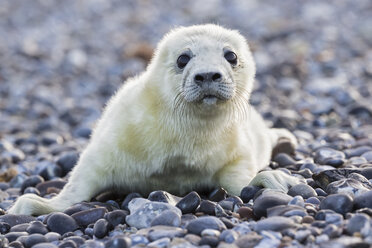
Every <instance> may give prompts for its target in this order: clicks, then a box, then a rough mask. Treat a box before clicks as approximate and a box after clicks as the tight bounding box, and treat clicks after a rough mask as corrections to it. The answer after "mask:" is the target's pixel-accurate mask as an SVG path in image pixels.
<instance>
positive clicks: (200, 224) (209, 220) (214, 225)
mask: <svg viewBox="0 0 372 248" xmlns="http://www.w3.org/2000/svg"><path fill="white" fill-rule="evenodd" d="M186 229H187V231H188V232H189V233H193V234H196V235H200V234H201V232H202V231H203V230H204V229H214V230H218V231H223V230H225V229H226V226H225V224H224V223H223V222H222V221H221V220H219V219H218V218H217V217H213V216H208V217H199V218H197V219H195V220H191V221H190V222H189V223H188V224H187V225H186Z"/></svg>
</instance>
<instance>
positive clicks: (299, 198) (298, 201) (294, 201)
mask: <svg viewBox="0 0 372 248" xmlns="http://www.w3.org/2000/svg"><path fill="white" fill-rule="evenodd" d="M288 205H296V206H300V207H304V206H305V202H304V198H302V196H301V195H296V196H295V197H293V199H292V200H291V201H290V202H288Z"/></svg>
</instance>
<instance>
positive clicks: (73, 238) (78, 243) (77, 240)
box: [63, 236, 85, 247]
mask: <svg viewBox="0 0 372 248" xmlns="http://www.w3.org/2000/svg"><path fill="white" fill-rule="evenodd" d="M63 240H64V241H72V242H74V243H75V244H76V246H77V247H79V246H81V245H83V244H84V242H85V239H83V238H82V237H79V236H70V237H67V238H65V239H63Z"/></svg>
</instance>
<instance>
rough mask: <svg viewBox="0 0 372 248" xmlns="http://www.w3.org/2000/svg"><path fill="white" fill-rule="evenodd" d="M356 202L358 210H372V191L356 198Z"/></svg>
mask: <svg viewBox="0 0 372 248" xmlns="http://www.w3.org/2000/svg"><path fill="white" fill-rule="evenodd" d="M354 202H355V207H356V208H357V209H360V208H372V190H371V191H368V192H365V193H363V194H361V195H358V196H356V197H355V198H354Z"/></svg>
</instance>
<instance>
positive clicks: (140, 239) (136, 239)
mask: <svg viewBox="0 0 372 248" xmlns="http://www.w3.org/2000/svg"><path fill="white" fill-rule="evenodd" d="M130 241H131V243H132V246H135V245H138V244H142V245H147V244H148V243H149V240H148V239H147V238H146V237H144V236H142V235H138V234H132V235H131V236H130Z"/></svg>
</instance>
